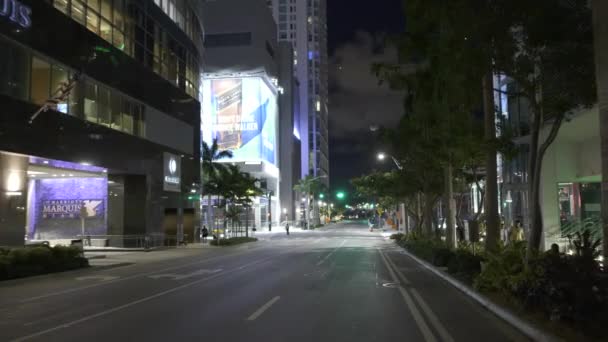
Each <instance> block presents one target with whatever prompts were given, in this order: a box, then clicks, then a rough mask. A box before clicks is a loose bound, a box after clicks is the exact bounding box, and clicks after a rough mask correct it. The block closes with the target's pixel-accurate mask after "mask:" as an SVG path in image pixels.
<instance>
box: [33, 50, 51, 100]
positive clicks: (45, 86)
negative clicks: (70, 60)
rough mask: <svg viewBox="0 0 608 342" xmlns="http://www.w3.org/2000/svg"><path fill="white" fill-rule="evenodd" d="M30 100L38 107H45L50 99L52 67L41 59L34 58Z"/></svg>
mask: <svg viewBox="0 0 608 342" xmlns="http://www.w3.org/2000/svg"><path fill="white" fill-rule="evenodd" d="M30 84H31V86H32V89H31V96H30V100H31V101H32V102H33V103H35V104H38V105H43V104H44V103H45V102H46V100H48V99H49V87H50V86H51V65H50V64H49V63H47V62H45V61H43V60H42V59H40V58H37V57H33V58H32V78H31V82H30Z"/></svg>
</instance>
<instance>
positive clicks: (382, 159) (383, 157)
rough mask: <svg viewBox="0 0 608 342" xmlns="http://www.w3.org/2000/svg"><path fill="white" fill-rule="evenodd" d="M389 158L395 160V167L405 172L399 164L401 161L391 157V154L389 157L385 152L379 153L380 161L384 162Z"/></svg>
mask: <svg viewBox="0 0 608 342" xmlns="http://www.w3.org/2000/svg"><path fill="white" fill-rule="evenodd" d="M387 157H390V158H391V159H392V160H393V163H395V166H397V168H398V169H399V170H403V166H401V163H399V161H398V160H397V158H395V157H393V156H391V155H390V154H389V155H387V154H386V153H384V152H379V153H378V155H377V158H378V160H380V161H384V159H386V158H387Z"/></svg>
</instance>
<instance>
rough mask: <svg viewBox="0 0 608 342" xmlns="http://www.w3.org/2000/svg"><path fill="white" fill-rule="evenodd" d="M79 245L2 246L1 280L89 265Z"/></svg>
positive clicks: (0, 252)
mask: <svg viewBox="0 0 608 342" xmlns="http://www.w3.org/2000/svg"><path fill="white" fill-rule="evenodd" d="M88 266H89V262H88V260H87V259H86V258H84V257H83V256H82V251H81V250H80V249H79V248H78V247H66V246H55V247H48V246H35V247H20V248H10V249H9V248H0V280H6V279H14V278H21V277H29V276H33V275H38V274H45V273H53V272H61V271H67V270H73V269H77V268H81V267H88Z"/></svg>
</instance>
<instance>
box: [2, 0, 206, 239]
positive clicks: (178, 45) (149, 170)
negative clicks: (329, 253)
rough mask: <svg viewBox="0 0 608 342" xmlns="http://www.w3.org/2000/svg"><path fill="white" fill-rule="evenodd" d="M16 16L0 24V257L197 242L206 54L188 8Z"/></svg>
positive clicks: (90, 6)
mask: <svg viewBox="0 0 608 342" xmlns="http://www.w3.org/2000/svg"><path fill="white" fill-rule="evenodd" d="M6 3H7V4H8V6H9V7H10V6H17V5H16V4H18V6H20V8H25V10H23V13H26V14H27V16H26V17H25V18H23V20H22V21H21V22H19V21H12V20H10V18H6V17H0V105H2V108H3V111H2V115H1V116H0V136H2V139H0V213H1V215H0V216H2V218H3V220H0V245H6V246H17V245H23V244H24V243H26V244H27V243H39V242H42V241H47V242H49V243H50V244H51V245H53V244H69V243H70V241H72V240H73V239H78V238H82V237H85V236H86V237H87V241H88V242H87V243H88V244H89V245H90V246H92V247H108V246H109V247H137V245H138V244H139V245H140V246H141V243H142V241H144V240H146V241H153V244H154V245H162V244H167V243H175V242H176V241H178V240H180V241H181V240H185V239H189V240H192V239H193V238H194V236H195V235H196V234H195V231H196V229H197V227H196V225H197V224H198V222H200V220H199V219H198V218H199V217H200V209H199V208H200V204H199V200H200V197H198V196H196V193H197V192H198V191H199V190H200V186H199V184H200V104H199V102H198V84H199V73H200V70H199V61H200V59H201V53H202V44H201V41H202V26H201V24H200V22H199V20H198V17H197V15H196V13H197V12H196V11H195V9H194V8H190V7H188V5H189V4H192V3H191V2H189V1H185V0H184V1H176V0H173V1H154V0H86V1H84V0H19V1H8V2H6ZM183 193H188V194H189V195H188V196H182V194H183ZM83 209H86V217H84V221H85V225H84V226H83V225H82V224H81V216H82V215H85V214H83V212H84V211H83Z"/></svg>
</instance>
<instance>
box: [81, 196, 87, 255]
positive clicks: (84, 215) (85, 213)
mask: <svg viewBox="0 0 608 342" xmlns="http://www.w3.org/2000/svg"><path fill="white" fill-rule="evenodd" d="M86 217H87V208H86V207H85V206H84V203H83V205H82V206H81V207H80V228H81V230H82V233H81V236H82V245H83V246H84V219H85V218H86Z"/></svg>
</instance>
